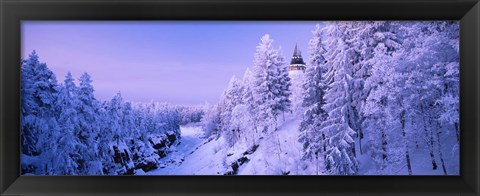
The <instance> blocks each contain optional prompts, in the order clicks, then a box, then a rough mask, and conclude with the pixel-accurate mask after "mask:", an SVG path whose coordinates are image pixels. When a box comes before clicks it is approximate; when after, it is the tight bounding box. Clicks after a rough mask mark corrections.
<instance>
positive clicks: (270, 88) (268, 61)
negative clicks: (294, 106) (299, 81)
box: [252, 34, 291, 132]
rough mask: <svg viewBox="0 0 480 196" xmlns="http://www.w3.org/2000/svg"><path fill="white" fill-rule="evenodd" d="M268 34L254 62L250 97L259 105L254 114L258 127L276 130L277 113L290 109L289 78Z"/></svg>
mask: <svg viewBox="0 0 480 196" xmlns="http://www.w3.org/2000/svg"><path fill="white" fill-rule="evenodd" d="M272 42H273V40H272V39H270V36H269V35H268V34H266V35H264V36H263V37H262V38H261V42H260V44H259V45H258V46H257V50H256V53H255V58H254V63H253V64H254V65H253V81H252V84H253V89H252V90H253V98H254V101H255V103H256V105H257V106H258V113H257V116H256V117H255V118H257V119H262V121H260V120H258V122H262V124H259V125H258V126H259V128H260V130H262V131H263V132H266V131H268V130H276V129H277V126H278V116H279V115H280V114H283V113H284V112H288V111H290V106H291V102H290V100H289V96H290V94H291V92H290V86H291V83H290V78H289V77H288V69H287V65H286V63H285V61H284V58H283V57H282V55H281V54H280V51H279V50H275V49H273V46H272Z"/></svg>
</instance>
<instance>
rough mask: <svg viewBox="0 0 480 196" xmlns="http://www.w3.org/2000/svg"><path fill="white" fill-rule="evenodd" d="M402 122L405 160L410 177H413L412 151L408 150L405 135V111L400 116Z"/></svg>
mask: <svg viewBox="0 0 480 196" xmlns="http://www.w3.org/2000/svg"><path fill="white" fill-rule="evenodd" d="M400 120H401V123H402V137H403V141H404V142H405V143H406V144H405V160H406V162H407V168H408V175H412V164H411V163H410V151H409V150H408V141H407V137H406V133H405V110H404V111H402V113H401V114H400ZM417 146H418V143H417Z"/></svg>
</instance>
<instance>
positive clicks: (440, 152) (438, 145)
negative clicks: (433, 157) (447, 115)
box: [436, 122, 447, 175]
mask: <svg viewBox="0 0 480 196" xmlns="http://www.w3.org/2000/svg"><path fill="white" fill-rule="evenodd" d="M436 124H437V126H436V127H437V130H436V133H437V148H438V155H439V156H440V162H441V163H442V169H443V174H445V175H447V169H446V168H445V161H444V160H443V154H442V144H441V143H440V131H439V129H441V126H440V125H439V123H438V122H437V123H436Z"/></svg>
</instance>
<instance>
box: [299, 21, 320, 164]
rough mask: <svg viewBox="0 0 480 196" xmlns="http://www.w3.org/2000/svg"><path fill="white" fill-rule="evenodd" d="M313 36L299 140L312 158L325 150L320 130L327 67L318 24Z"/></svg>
mask: <svg viewBox="0 0 480 196" xmlns="http://www.w3.org/2000/svg"><path fill="white" fill-rule="evenodd" d="M312 33H313V38H312V39H311V40H310V43H309V49H310V58H309V60H308V64H307V68H306V69H305V78H304V82H303V84H302V88H303V89H304V90H303V96H302V97H303V100H302V106H303V107H304V108H306V111H305V112H304V114H303V117H302V122H301V123H300V127H299V131H300V135H299V142H301V143H302V144H303V150H304V153H305V154H304V156H305V157H306V158H311V157H312V156H313V155H314V154H315V155H317V156H316V157H317V158H318V154H319V152H320V151H325V150H326V149H325V141H324V139H325V134H324V133H321V132H320V128H321V123H322V122H323V121H324V120H325V118H326V112H325V111H324V110H323V109H322V106H323V105H324V103H325V101H324V97H323V96H324V92H325V90H326V87H327V85H326V81H325V79H324V78H323V74H325V73H326V71H327V69H326V67H324V64H325V63H326V60H325V58H324V57H323V55H324V54H325V52H326V50H325V48H324V46H323V43H322V36H323V33H322V29H321V28H320V26H319V25H316V27H315V30H314V31H313V32H312Z"/></svg>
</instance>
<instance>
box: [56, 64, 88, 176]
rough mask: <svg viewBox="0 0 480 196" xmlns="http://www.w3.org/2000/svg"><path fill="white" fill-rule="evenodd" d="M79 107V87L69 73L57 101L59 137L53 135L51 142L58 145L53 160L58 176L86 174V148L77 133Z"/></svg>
mask: <svg viewBox="0 0 480 196" xmlns="http://www.w3.org/2000/svg"><path fill="white" fill-rule="evenodd" d="M77 105H78V99H77V87H76V86H75V83H74V82H73V77H72V74H71V73H70V72H69V73H67V75H66V77H65V80H64V82H63V85H62V86H60V92H59V93H58V99H57V108H56V109H57V111H58V117H57V119H58V130H52V131H54V132H58V135H53V138H52V140H51V141H50V142H52V143H56V145H57V146H56V148H57V151H56V152H51V153H55V155H54V157H55V159H54V160H52V161H54V162H55V165H57V167H56V168H55V169H54V171H55V172H58V173H56V174H63V175H73V174H82V173H83V172H84V168H83V164H84V161H85V160H84V158H83V155H84V154H83V153H82V150H81V149H83V148H84V147H83V146H82V144H81V143H80V142H79V138H78V135H76V133H77V132H78V131H79V130H80V129H79V126H78V114H77V111H76V107H77Z"/></svg>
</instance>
